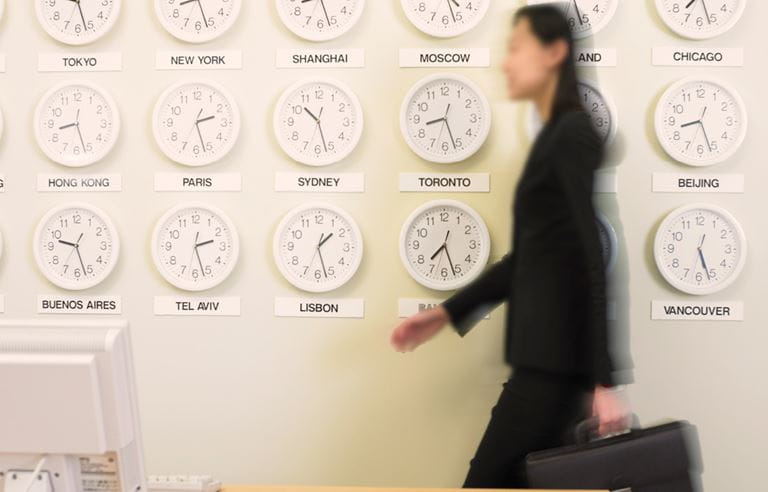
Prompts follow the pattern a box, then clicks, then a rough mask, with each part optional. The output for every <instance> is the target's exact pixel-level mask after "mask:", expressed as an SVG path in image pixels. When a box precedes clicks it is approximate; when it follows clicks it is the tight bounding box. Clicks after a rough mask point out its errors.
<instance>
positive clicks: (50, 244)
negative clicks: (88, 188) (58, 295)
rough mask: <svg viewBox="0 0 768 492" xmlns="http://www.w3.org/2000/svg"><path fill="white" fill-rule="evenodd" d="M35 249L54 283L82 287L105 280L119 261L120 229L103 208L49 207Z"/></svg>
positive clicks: (41, 222)
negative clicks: (118, 229) (118, 230)
mask: <svg viewBox="0 0 768 492" xmlns="http://www.w3.org/2000/svg"><path fill="white" fill-rule="evenodd" d="M32 249H33V252H34V255H35V260H36V262H37V266H38V267H39V268H40V271H41V272H42V273H43V275H45V277H46V278H47V279H48V280H49V281H50V282H51V283H53V284H54V285H57V286H59V287H61V288H63V289H68V290H82V289H88V288H90V287H94V286H95V285H98V284H99V283H101V282H103V281H104V280H105V279H106V278H107V277H108V276H109V274H110V273H112V270H113V269H114V268H115V265H116V264H117V260H118V256H119V254H120V238H119V236H118V233H117V228H115V225H114V224H113V223H112V221H111V220H110V218H109V217H108V216H107V214H105V213H104V212H103V211H101V210H100V209H98V208H96V207H94V206H92V205H89V204H86V203H80V202H73V203H67V204H63V205H60V206H57V207H54V208H53V209H51V210H49V211H48V213H46V214H45V215H44V216H43V218H42V219H41V220H40V222H39V223H38V225H37V228H36V229H35V234H34V239H33V242H32Z"/></svg>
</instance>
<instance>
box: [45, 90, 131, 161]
mask: <svg viewBox="0 0 768 492" xmlns="http://www.w3.org/2000/svg"><path fill="white" fill-rule="evenodd" d="M34 131H35V137H36V138H37V143H38V145H39V146H40V149H41V150H42V151H43V152H44V153H45V155H47V156H48V157H49V158H50V159H51V160H53V161H55V162H58V163H59V164H63V165H65V166H70V167H81V166H87V165H89V164H93V163H94V162H97V161H99V160H101V159H103V158H104V157H105V156H106V155H107V154H108V153H109V151H110V150H112V148H113V147H114V146H115V143H116V142H117V138H118V136H119V134H120V114H119V111H118V109H117V105H116V104H115V101H114V100H113V99H112V97H111V96H110V95H109V93H107V91H105V90H104V89H102V88H101V87H99V86H97V85H96V84H93V83H91V82H86V81H83V80H80V81H71V82H64V83H62V84H59V85H56V86H54V87H52V88H51V89H50V90H49V91H48V92H46V93H45V95H43V97H42V98H41V99H40V102H39V103H38V105H37V109H36V110H35V117H34Z"/></svg>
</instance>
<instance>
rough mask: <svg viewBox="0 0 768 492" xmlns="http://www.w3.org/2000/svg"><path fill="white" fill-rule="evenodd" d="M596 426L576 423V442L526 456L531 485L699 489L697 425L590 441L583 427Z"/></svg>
mask: <svg viewBox="0 0 768 492" xmlns="http://www.w3.org/2000/svg"><path fill="white" fill-rule="evenodd" d="M594 426H595V421H594V419H590V420H589V421H585V422H584V423H582V424H580V425H579V426H578V427H577V439H576V440H577V443H576V444H573V445H568V446H563V447H560V448H555V449H548V450H544V451H537V452H533V453H530V454H528V456H527V458H526V470H527V474H528V482H529V486H530V487H532V488H540V489H547V488H556V489H608V490H612V491H622V492H624V491H626V492H629V491H631V492H698V491H700V490H701V483H700V476H701V472H702V464H701V452H700V448H699V440H698V433H697V432H696V427H695V426H693V425H691V424H689V423H688V422H686V421H675V422H670V423H666V424H662V425H657V426H654V427H648V428H645V429H642V428H633V429H631V430H630V431H629V432H627V433H624V434H619V435H614V436H612V437H606V438H602V439H596V440H590V439H589V437H588V436H589V433H588V432H585V431H584V428H585V427H594Z"/></svg>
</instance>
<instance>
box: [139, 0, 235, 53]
mask: <svg viewBox="0 0 768 492" xmlns="http://www.w3.org/2000/svg"><path fill="white" fill-rule="evenodd" d="M154 1H155V13H156V14H157V18H158V19H159V20H160V23H161V24H162V25H163V27H164V28H165V29H166V31H168V32H169V33H171V34H172V35H173V36H175V37H176V38H178V39H180V40H182V41H186V42H189V43H203V42H206V41H210V40H212V39H215V38H218V37H219V36H221V35H222V34H224V33H225V32H227V31H228V30H229V28H231V27H232V26H233V25H234V23H235V21H237V18H238V16H239V15H240V6H241V4H242V2H241V0H154Z"/></svg>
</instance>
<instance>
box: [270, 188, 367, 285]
mask: <svg viewBox="0 0 768 492" xmlns="http://www.w3.org/2000/svg"><path fill="white" fill-rule="evenodd" d="M272 250H273V253H274V258H275V263H276V264H277V267H278V269H279V270H280V273H282V274H283V276H284V277H285V279H286V280H288V281H289V282H290V283H291V284H293V285H294V286H295V287H298V288H299V289H302V290H305V291H308V292H328V291H331V290H334V289H337V288H339V287H341V286H342V285H344V284H346V283H347V282H348V281H349V280H350V279H351V278H352V277H353V276H354V275H355V273H356V272H357V269H358V268H359V266H360V262H361V260H362V258H363V235H362V233H361V232H360V229H359V228H358V226H357V223H356V222H355V220H354V219H353V218H352V216H350V215H349V214H348V213H347V212H345V211H344V210H343V209H341V208H339V207H337V206H335V205H331V204H328V203H320V202H312V203H307V204H304V205H300V206H298V207H296V208H294V209H293V210H291V211H290V212H288V213H287V214H286V215H285V217H284V218H283V220H282V221H281V222H280V224H279V225H278V226H277V229H276V231H275V236H274V241H273V248H272Z"/></svg>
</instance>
